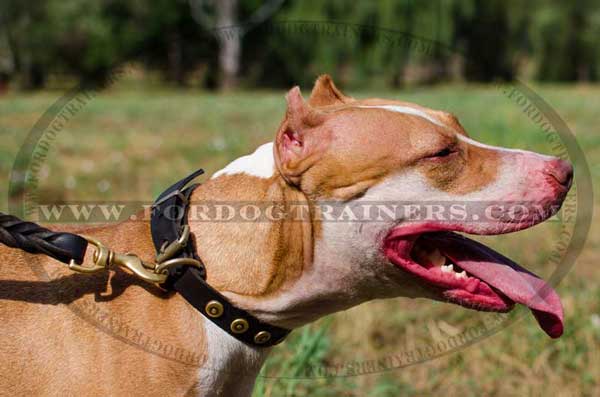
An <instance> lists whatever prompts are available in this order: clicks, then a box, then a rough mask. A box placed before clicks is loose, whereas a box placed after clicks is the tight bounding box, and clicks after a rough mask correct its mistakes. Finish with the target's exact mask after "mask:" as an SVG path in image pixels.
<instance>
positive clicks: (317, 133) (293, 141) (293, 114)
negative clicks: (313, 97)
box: [273, 86, 329, 185]
mask: <svg viewBox="0 0 600 397" xmlns="http://www.w3.org/2000/svg"><path fill="white" fill-rule="evenodd" d="M286 100H287V111H286V114H285V118H284V120H283V122H282V123H281V126H280V127H279V131H277V136H276V138H275V145H274V149H273V150H274V152H275V153H274V155H275V162H276V164H277V168H278V169H279V172H280V173H281V175H282V176H283V177H284V179H286V180H287V181H288V182H289V183H291V184H294V185H297V184H299V181H300V177H301V175H302V174H303V173H304V172H305V171H306V170H307V169H308V168H310V167H311V166H312V165H313V164H314V163H315V162H316V161H317V159H318V158H319V157H320V155H321V154H322V153H323V152H324V150H325V148H326V147H327V144H328V142H329V139H328V134H327V133H326V132H325V131H323V129H322V128H319V127H321V126H322V124H323V123H324V121H325V114H323V113H321V112H320V111H319V110H317V109H314V108H313V107H312V106H310V105H309V104H307V103H306V102H305V101H304V98H303V97H302V94H301V93H300V88H298V87H297V86H296V87H294V88H292V89H291V90H290V91H289V92H288V93H287V95H286Z"/></svg>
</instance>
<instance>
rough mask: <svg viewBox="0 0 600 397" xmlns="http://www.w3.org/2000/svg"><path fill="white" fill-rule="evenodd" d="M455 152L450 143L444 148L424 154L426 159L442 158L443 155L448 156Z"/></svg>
mask: <svg viewBox="0 0 600 397" xmlns="http://www.w3.org/2000/svg"><path fill="white" fill-rule="evenodd" d="M454 153H456V148H455V147H454V146H453V145H451V146H446V147H445V148H443V149H441V150H438V151H437V152H435V153H433V154H430V155H427V156H425V158H426V159H438V158H444V157H448V156H450V155H452V154H454Z"/></svg>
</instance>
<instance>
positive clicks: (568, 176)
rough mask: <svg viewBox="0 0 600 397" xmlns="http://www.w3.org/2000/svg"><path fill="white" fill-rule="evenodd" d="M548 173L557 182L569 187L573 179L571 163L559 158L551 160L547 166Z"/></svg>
mask: <svg viewBox="0 0 600 397" xmlns="http://www.w3.org/2000/svg"><path fill="white" fill-rule="evenodd" d="M547 172H548V174H550V175H551V176H552V177H553V178H554V179H556V181H557V182H558V183H560V184H561V185H563V186H565V187H567V188H569V187H571V182H572V181H573V166H572V165H571V163H569V162H568V161H565V160H561V159H554V160H551V161H550V162H549V164H548V168H547Z"/></svg>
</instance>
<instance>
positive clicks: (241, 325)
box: [230, 318, 250, 334]
mask: <svg viewBox="0 0 600 397" xmlns="http://www.w3.org/2000/svg"><path fill="white" fill-rule="evenodd" d="M230 328H231V332H233V333H234V334H242V333H244V332H246V331H248V328H250V326H249V325H248V321H246V320H244V319H243V318H238V319H235V320H233V321H232V322H231V327H230Z"/></svg>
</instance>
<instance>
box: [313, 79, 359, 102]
mask: <svg viewBox="0 0 600 397" xmlns="http://www.w3.org/2000/svg"><path fill="white" fill-rule="evenodd" d="M353 100H354V98H352V97H349V96H346V95H344V94H343V93H342V92H341V91H340V90H338V88H337V87H336V86H335V84H333V80H332V79H331V77H329V75H328V74H323V75H321V76H319V78H318V79H317V81H316V82H315V86H314V87H313V89H312V92H311V94H310V98H309V100H308V103H309V104H310V105H311V106H315V107H319V106H331V105H343V104H345V103H349V102H352V101H353Z"/></svg>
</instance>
